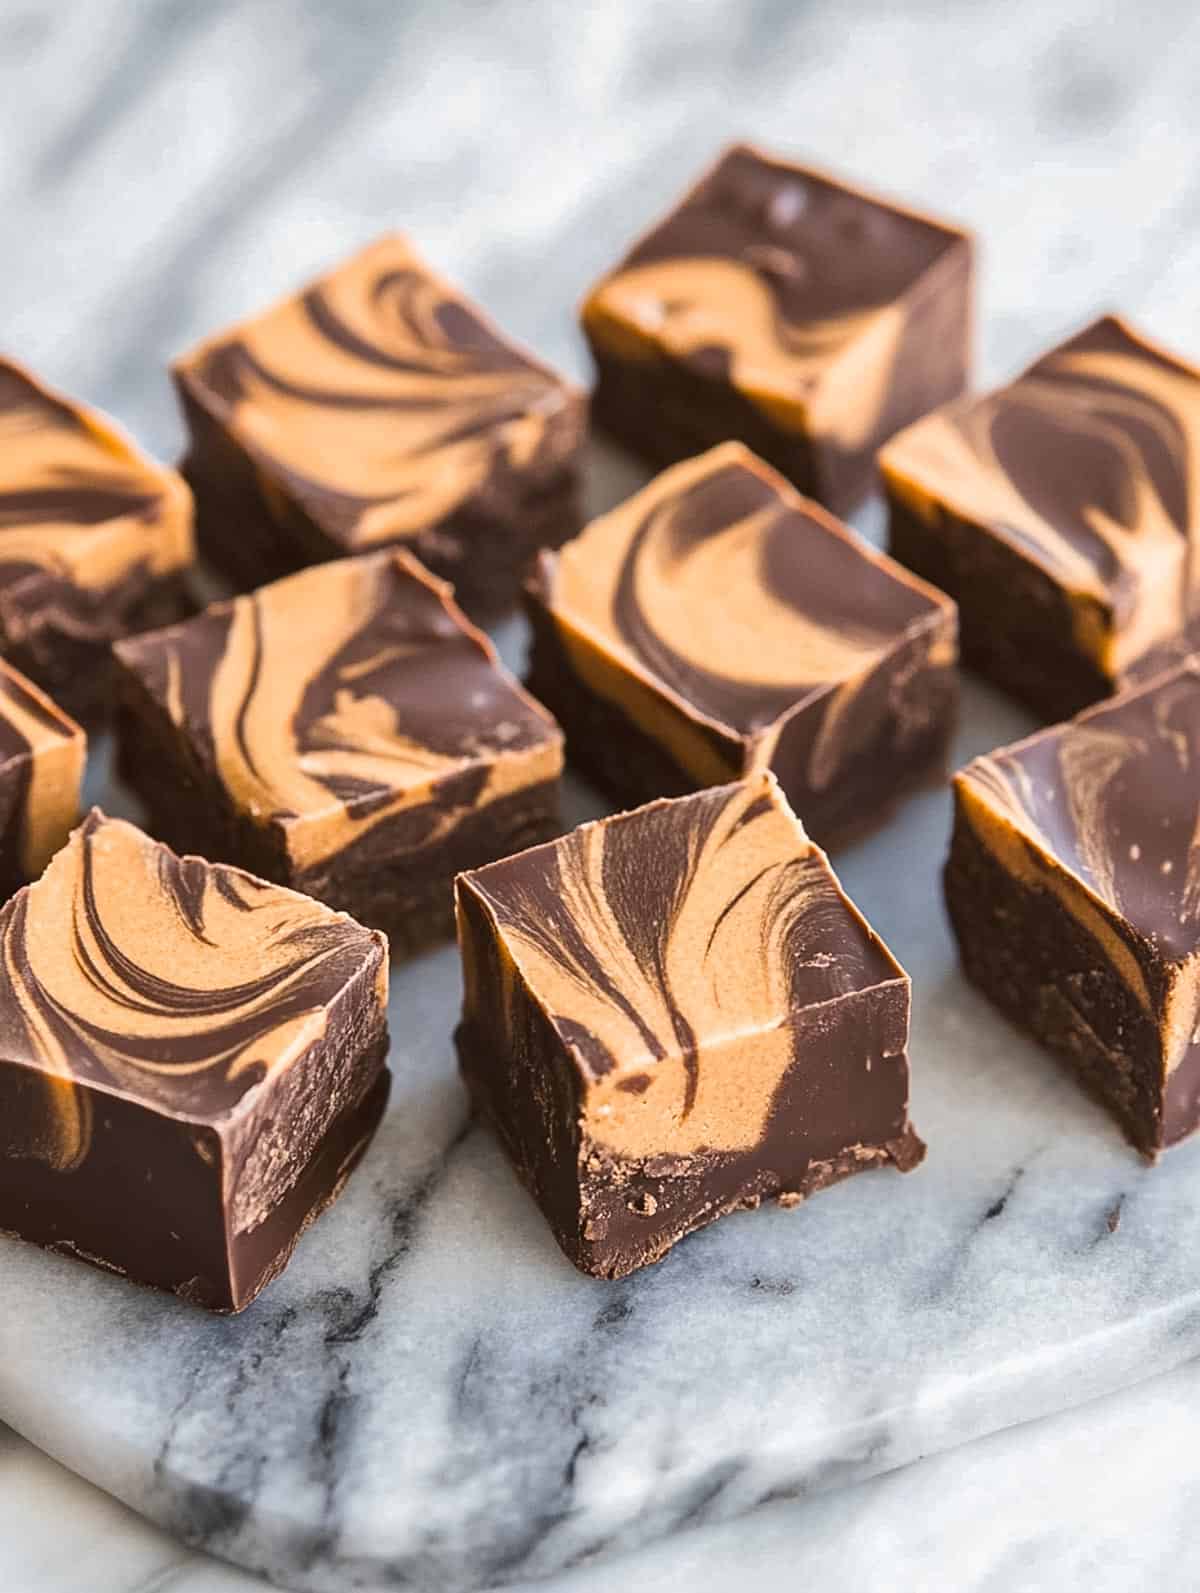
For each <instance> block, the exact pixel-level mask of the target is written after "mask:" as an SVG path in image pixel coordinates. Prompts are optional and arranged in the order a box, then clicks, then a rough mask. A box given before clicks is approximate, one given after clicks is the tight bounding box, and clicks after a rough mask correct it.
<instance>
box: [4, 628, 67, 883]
mask: <svg viewBox="0 0 1200 1593" xmlns="http://www.w3.org/2000/svg"><path fill="white" fill-rule="evenodd" d="M86 750H87V738H86V737H85V736H84V733H83V731H82V730H81V729H80V728H79V726H78V725H77V724H76V723H75V721H74V720H73V719H71V718H69V717H68V716H67V715H66V714H65V713H63V711H62V709H61V708H59V707H58V706H57V705H56V704H55V703H53V702H51V701H50V699H49V697H47V696H46V695H45V694H44V693H43V692H41V691H39V690H38V688H37V687H36V686H35V685H34V684H33V683H32V681H28V680H26V679H25V677H24V675H22V674H20V673H19V672H18V671H17V670H15V669H13V668H12V666H11V665H9V664H6V663H4V662H3V660H0V883H3V884H4V885H7V886H8V887H9V893H10V894H11V891H12V890H15V889H16V887H17V885H19V884H23V883H24V882H25V881H26V880H30V879H35V878H36V877H37V875H38V874H40V873H41V871H42V869H43V868H44V867H45V866H46V864H47V863H48V862H49V861H50V859H51V857H53V855H54V853H55V852H57V851H58V849H59V847H60V846H62V845H63V843H64V842H65V841H66V839H67V836H68V834H69V832H70V829H71V826H72V825H73V824H74V823H75V821H76V819H77V818H78V817H79V788H80V784H81V782H82V780H83V765H84V758H85V755H86Z"/></svg>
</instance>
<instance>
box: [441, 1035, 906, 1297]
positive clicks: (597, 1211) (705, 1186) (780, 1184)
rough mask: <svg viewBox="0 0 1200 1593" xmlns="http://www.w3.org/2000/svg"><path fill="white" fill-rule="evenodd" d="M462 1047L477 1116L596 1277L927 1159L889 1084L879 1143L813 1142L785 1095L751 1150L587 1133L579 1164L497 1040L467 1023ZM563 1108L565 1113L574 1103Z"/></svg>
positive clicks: (567, 1246) (572, 1253) (881, 1107)
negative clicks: (768, 1208) (519, 1086)
mask: <svg viewBox="0 0 1200 1593" xmlns="http://www.w3.org/2000/svg"><path fill="white" fill-rule="evenodd" d="M454 1041H455V1046H456V1048H457V1051H458V1058H459V1066H460V1069H461V1071H462V1075H463V1078H464V1081H465V1083H466V1086H467V1090H468V1092H469V1094H470V1097H471V1102H472V1105H473V1107H474V1108H475V1111H476V1113H477V1114H478V1115H479V1116H480V1117H481V1118H483V1119H484V1120H485V1121H486V1122H487V1123H488V1124H489V1125H490V1126H491V1128H492V1130H493V1131H494V1133H495V1134H496V1136H497V1138H498V1139H499V1141H500V1143H501V1145H502V1146H503V1147H504V1150H505V1152H506V1153H507V1155H508V1158H509V1160H510V1161H511V1163H512V1165H513V1168H514V1170H515V1171H516V1174H517V1177H518V1178H519V1179H520V1181H521V1183H522V1184H523V1185H524V1186H525V1188H526V1189H527V1190H528V1191H529V1193H530V1194H531V1195H532V1196H533V1198H534V1200H535V1201H536V1202H537V1204H538V1206H539V1207H540V1208H541V1211H542V1213H543V1215H544V1216H545V1218H546V1221H547V1222H548V1223H549V1225H550V1227H551V1230H552V1231H553V1233H554V1237H555V1238H556V1239H557V1241H558V1244H559V1246H560V1248H561V1249H562V1251H563V1253H564V1254H565V1255H566V1256H567V1258H568V1260H570V1261H571V1262H572V1263H573V1264H574V1265H575V1266H576V1267H578V1268H579V1270H580V1271H581V1272H586V1273H588V1274H590V1275H591V1276H593V1277H599V1278H622V1277H625V1276H626V1275H627V1274H629V1273H631V1272H635V1271H637V1269H638V1268H639V1267H644V1266H649V1265H651V1264H652V1263H654V1262H656V1261H661V1260H662V1258H663V1257H664V1256H665V1255H666V1254H667V1252H668V1251H669V1250H670V1249H671V1248H672V1246H674V1245H675V1244H677V1243H678V1242H679V1240H680V1239H683V1238H685V1237H686V1236H687V1235H688V1234H690V1233H694V1232H695V1231H696V1230H697V1229H699V1228H703V1227H706V1226H707V1225H708V1224H709V1223H710V1222H715V1221H716V1220H717V1218H719V1217H723V1216H726V1215H728V1214H730V1213H731V1212H735V1211H744V1210H753V1209H755V1208H756V1207H758V1206H760V1205H761V1204H762V1202H763V1201H764V1200H769V1199H774V1200H776V1201H778V1203H779V1204H780V1205H781V1206H794V1205H798V1204H799V1203H800V1202H801V1201H803V1200H805V1199H806V1198H807V1197H808V1196H809V1195H812V1194H815V1193H816V1192H817V1191H818V1190H821V1189H825V1188H827V1187H828V1186H829V1185H830V1184H834V1183H837V1182H839V1180H841V1179H843V1178H848V1177H850V1176H851V1175H852V1174H854V1173H859V1172H864V1171H866V1170H867V1169H868V1168H870V1167H877V1166H887V1165H890V1166H893V1167H896V1168H898V1169H899V1170H900V1171H901V1172H910V1171H911V1170H912V1169H913V1168H914V1167H917V1166H919V1165H920V1163H921V1162H922V1161H923V1160H924V1156H925V1145H924V1143H923V1141H922V1140H921V1139H920V1137H919V1136H918V1135H917V1133H916V1132H915V1130H914V1129H913V1127H912V1125H911V1124H910V1123H909V1122H908V1118H907V1112H906V1111H905V1109H904V1104H903V1100H902V1099H901V1100H900V1102H899V1103H898V1104H897V1102H896V1101H895V1100H894V1099H893V1097H892V1094H891V1092H890V1091H888V1090H886V1089H882V1090H881V1091H880V1099H879V1101H878V1102H876V1103H874V1104H875V1105H876V1108H877V1112H876V1115H877V1117H878V1123H877V1125H876V1126H877V1127H878V1129H879V1131H880V1138H879V1139H878V1141H876V1142H872V1143H861V1142H858V1143H854V1144H851V1145H839V1146H836V1147H835V1146H832V1145H829V1144H824V1145H817V1144H815V1143H811V1144H810V1143H807V1142H806V1141H805V1137H804V1136H802V1135H801V1134H800V1133H799V1132H798V1131H797V1130H796V1129H795V1128H794V1127H789V1124H791V1123H793V1122H794V1121H795V1118H796V1107H795V1103H794V1102H792V1101H789V1100H788V1099H787V1098H786V1097H787V1094H788V1092H787V1091H786V1090H785V1092H784V1094H785V1098H784V1099H782V1100H780V1101H779V1102H778V1103H777V1107H776V1111H775V1113H774V1114H773V1117H772V1120H771V1126H770V1127H769V1128H768V1130H767V1133H766V1134H765V1135H764V1137H763V1139H762V1141H761V1142H760V1144H759V1145H757V1146H756V1147H754V1148H753V1149H751V1150H748V1151H738V1152H735V1153H725V1152H714V1151H701V1152H698V1153H696V1154H695V1155H691V1156H654V1157H646V1158H641V1159H638V1160H636V1161H635V1160H630V1159H626V1158H622V1157H616V1156H613V1155H612V1154H611V1153H610V1152H608V1151H606V1150H604V1149H602V1148H600V1147H593V1148H591V1149H589V1148H588V1147H587V1145H586V1144H585V1143H584V1144H581V1143H580V1142H579V1140H578V1138H576V1139H575V1141H574V1144H575V1147H576V1150H577V1157H576V1160H575V1161H574V1163H573V1164H571V1165H568V1161H567V1158H566V1157H564V1156H563V1155H562V1154H561V1150H562V1147H561V1146H559V1147H551V1146H548V1145H547V1144H546V1137H545V1131H544V1124H543V1122H542V1120H541V1118H540V1116H539V1115H538V1114H539V1112H540V1110H541V1107H540V1105H538V1104H534V1103H525V1102H522V1101H519V1100H518V1099H517V1096H516V1092H515V1091H514V1090H512V1089H511V1088H510V1081H509V1080H507V1078H506V1076H505V1071H504V1069H503V1067H500V1066H498V1065H497V1059H496V1052H495V1047H496V1042H495V1038H494V1036H490V1035H484V1034H481V1033H479V1032H478V1031H477V1030H476V1029H475V1028H474V1027H473V1026H472V1025H471V1024H469V1023H464V1024H460V1025H459V1027H458V1029H457V1031H456V1032H455V1036H454ZM905 1078H906V1075H905ZM798 1088H799V1089H800V1090H803V1084H800V1085H799V1086H798ZM557 1105H558V1107H559V1108H560V1110H561V1109H563V1108H565V1107H566V1103H565V1101H564V1102H559V1103H557ZM559 1126H560V1128H561V1127H564V1126H565V1121H564V1122H560V1125H559ZM556 1152H558V1154H556ZM808 1152H816V1154H809V1153H808Z"/></svg>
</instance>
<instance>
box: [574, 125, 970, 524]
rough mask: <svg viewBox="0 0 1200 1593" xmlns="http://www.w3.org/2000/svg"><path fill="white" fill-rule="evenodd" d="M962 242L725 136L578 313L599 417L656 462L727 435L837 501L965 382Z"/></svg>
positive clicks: (966, 245)
mask: <svg viewBox="0 0 1200 1593" xmlns="http://www.w3.org/2000/svg"><path fill="white" fill-rule="evenodd" d="M971 265H972V247H971V242H970V239H969V238H968V237H967V235H966V234H965V233H963V232H961V231H959V229H958V228H956V227H952V226H947V225H945V224H944V223H941V222H935V221H930V220H927V219H926V218H925V217H923V216H918V215H916V214H914V213H913V212H912V211H909V210H904V209H902V208H900V207H899V206H896V205H892V204H888V203H884V202H882V201H880V200H877V199H874V198H871V197H869V196H868V195H867V194H865V193H862V192H860V191H858V190H857V189H854V188H848V187H845V186H844V185H843V184H841V183H838V182H835V181H833V180H832V179H831V178H829V177H827V176H823V175H822V174H820V173H819V172H815V171H812V170H810V169H808V168H807V167H804V166H797V165H793V164H791V163H790V162H788V161H783V160H778V159H775V158H773V157H772V156H770V155H767V154H764V153H763V152H762V151H761V150H757V149H751V148H748V147H747V146H745V145H740V144H739V145H735V146H734V147H733V148H731V149H729V150H727V151H726V152H725V154H724V155H722V156H721V158H720V159H719V160H718V161H717V163H716V165H715V166H714V167H713V168H712V169H711V170H710V171H709V172H708V173H707V174H706V175H705V176H704V177H702V178H701V179H700V181H699V182H698V183H697V184H696V186H695V187H694V188H693V189H692V190H691V191H690V192H689V193H688V194H687V195H686V196H685V197H684V199H683V200H682V201H681V203H680V204H679V205H678V206H677V207H676V209H675V210H673V211H672V212H671V214H670V215H668V216H667V218H666V220H665V221H662V222H661V223H660V224H659V225H658V226H656V227H653V228H652V229H651V230H650V231H649V232H648V233H646V234H645V235H644V236H643V237H641V238H640V239H639V240H638V241H637V242H636V243H635V244H634V246H633V247H632V249H631V250H630V251H629V253H628V254H627V255H626V256H625V258H624V259H623V260H622V261H621V263H620V264H619V265H618V266H617V267H616V268H615V270H613V271H611V272H609V274H608V275H607V276H605V277H604V278H603V279H602V280H601V281H600V282H599V284H598V285H597V286H596V287H595V288H593V290H592V292H591V293H590V294H589V295H588V297H587V299H586V300H585V302H584V305H583V309H582V319H583V329H584V332H585V334H586V336H587V339H588V342H589V343H590V344H591V348H592V353H593V354H594V356H595V360H596V369H597V384H596V391H595V395H594V398H593V413H594V414H595V417H596V420H597V422H598V424H600V425H601V426H603V427H604V428H605V429H606V430H607V431H608V432H609V433H611V434H612V435H613V436H615V437H616V438H617V439H618V440H619V441H621V442H623V443H624V444H626V445H627V446H628V447H630V448H631V449H633V451H634V452H635V453H638V454H641V455H642V456H644V457H645V458H647V459H648V460H649V461H650V462H651V463H652V464H655V465H664V464H672V463H673V462H674V461H675V460H677V459H684V458H687V457H688V456H689V455H691V454H695V453H699V452H700V451H701V449H704V448H707V447H709V446H710V445H711V444H713V443H718V442H722V441H724V440H725V439H726V438H737V439H739V440H740V441H742V442H745V443H748V444H749V446H750V447H751V448H753V449H754V450H755V451H756V452H757V453H759V454H761V455H762V456H763V458H764V459H768V460H770V462H771V463H772V464H773V465H775V466H776V467H777V468H778V469H780V470H782V472H783V473H784V475H785V476H787V477H788V478H789V479H790V480H791V481H793V482H794V483H795V484H796V486H798V487H799V488H800V489H801V490H802V491H804V492H807V493H809V494H811V496H812V497H814V498H819V499H820V500H821V502H822V503H825V504H827V505H828V506H829V507H830V508H832V509H837V510H840V511H846V510H848V509H851V508H853V507H854V505H855V503H856V502H857V501H858V500H859V499H860V498H861V497H862V496H863V495H864V494H865V493H866V492H867V491H868V490H869V488H870V486H871V484H872V482H873V480H874V474H875V452H876V450H877V449H878V447H879V445H880V443H882V442H883V441H884V440H885V438H887V437H890V436H891V434H892V433H893V432H894V431H898V430H899V429H900V427H901V426H906V425H907V424H908V422H909V421H911V420H915V419H916V418H917V416H918V415H923V414H925V413H926V412H927V411H928V410H930V409H933V408H934V407H935V406H936V405H938V404H941V403H943V402H945V401H946V400H947V399H950V398H954V397H955V396H956V395H957V394H959V393H961V392H962V391H963V389H964V387H965V386H966V383H967V377H968V369H969V362H970V339H971V333H970V323H971V304H972V295H971Z"/></svg>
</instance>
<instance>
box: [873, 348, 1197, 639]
mask: <svg viewBox="0 0 1200 1593" xmlns="http://www.w3.org/2000/svg"><path fill="white" fill-rule="evenodd" d="M881 464H882V467H883V469H884V473H885V475H886V477H887V478H888V480H889V482H890V483H891V485H892V487H893V490H895V491H897V492H898V493H899V494H900V495H901V496H903V497H905V498H906V499H909V500H911V501H913V502H914V504H915V505H916V507H917V508H918V510H921V509H922V507H925V509H926V511H928V506H929V505H937V504H942V505H945V506H946V507H948V508H949V509H950V510H952V511H953V512H954V513H956V514H958V515H960V516H963V517H966V518H968V519H970V520H973V521H975V522H977V523H980V524H982V525H985V526H986V527H987V528H988V529H989V531H991V532H992V533H993V535H995V536H997V537H1000V538H1003V539H1004V540H1005V541H1007V542H1009V543H1011V544H1012V545H1013V546H1014V547H1015V548H1017V549H1018V550H1019V551H1020V552H1021V553H1022V554H1023V555H1024V556H1025V557H1026V558H1028V559H1030V560H1032V561H1033V562H1034V563H1036V564H1038V565H1039V566H1041V567H1042V568H1043V569H1044V570H1046V571H1047V572H1048V573H1049V574H1050V575H1051V576H1053V577H1054V579H1055V580H1056V581H1058V582H1059V583H1060V584H1061V585H1062V586H1063V587H1065V588H1066V589H1067V590H1068V591H1069V592H1072V593H1076V594H1078V595H1079V596H1080V597H1083V598H1085V599H1088V600H1090V601H1091V602H1092V603H1094V604H1099V605H1101V606H1102V608H1104V609H1108V610H1110V611H1111V614H1112V619H1113V621H1114V622H1115V624H1116V626H1118V627H1119V628H1121V629H1122V630H1123V631H1125V632H1127V639H1126V641H1125V642H1124V643H1123V644H1122V646H1121V647H1119V648H1118V649H1116V650H1115V651H1114V652H1113V654H1112V659H1111V662H1112V663H1113V664H1114V665H1115V667H1118V668H1119V667H1122V666H1123V664H1124V663H1125V662H1127V661H1128V660H1129V659H1130V658H1132V657H1135V656H1136V655H1137V653H1138V652H1140V651H1144V650H1145V647H1146V646H1148V645H1150V644H1151V643H1153V642H1154V641H1155V640H1157V639H1158V638H1159V637H1160V636H1162V635H1166V634H1170V633H1171V632H1173V631H1175V630H1178V629H1179V628H1180V626H1181V625H1182V624H1183V623H1184V621H1185V620H1186V619H1187V617H1188V616H1189V615H1190V614H1192V613H1194V612H1195V610H1196V606H1197V598H1198V593H1200V563H1198V561H1197V559H1196V552H1195V549H1196V543H1197V540H1198V539H1200V495H1198V489H1197V482H1200V370H1197V369H1195V368H1194V367H1192V366H1189V365H1187V364H1186V363H1184V362H1183V361H1181V360H1178V359H1175V358H1174V357H1173V356H1171V355H1170V354H1168V353H1165V352H1164V351H1163V350H1161V349H1159V348H1157V347H1155V346H1154V345H1153V344H1152V343H1149V342H1148V341H1147V340H1146V339H1145V338H1143V337H1141V336H1140V335H1139V334H1138V333H1137V332H1136V331H1135V330H1134V329H1133V328H1132V327H1130V326H1129V325H1127V324H1126V323H1125V322H1123V321H1120V320H1118V319H1116V318H1115V317H1113V316H1105V317H1104V318H1102V319H1101V320H1099V321H1097V322H1095V324H1094V325H1092V326H1089V327H1087V328H1086V329H1085V330H1084V331H1082V332H1080V333H1079V334H1078V335H1077V336H1075V337H1073V338H1071V339H1069V340H1068V341H1067V342H1066V343H1063V344H1062V345H1061V346H1060V347H1059V348H1056V349H1053V350H1051V352H1050V353H1048V354H1046V355H1044V356H1043V357H1042V358H1041V359H1039V360H1038V361H1037V362H1036V363H1035V364H1034V365H1032V366H1031V367H1030V369H1029V370H1028V371H1026V372H1025V374H1024V375H1023V376H1021V377H1019V378H1018V379H1017V380H1016V381H1015V382H1013V383H1012V384H1011V385H1010V386H1008V387H1003V388H1000V389H999V390H998V391H996V392H994V393H990V394H988V395H986V396H985V397H982V398H973V399H965V400H962V401H960V402H958V403H955V404H950V405H948V406H947V407H946V408H944V409H941V410H938V411H936V412H935V413H934V414H932V415H928V416H926V417H925V418H924V419H923V420H920V421H917V423H916V424H915V425H913V426H911V427H909V428H908V430H907V431H904V432H901V434H900V435H899V436H898V437H896V438H894V439H893V440H892V442H891V443H889V444H888V446H887V447H886V448H885V449H884V451H883V453H882V455H881ZM1080 640H1081V643H1082V644H1083V645H1084V646H1085V647H1086V649H1087V650H1088V651H1089V652H1092V653H1095V654H1097V656H1100V653H1101V651H1102V650H1103V646H1104V643H1103V638H1102V636H1101V635H1100V634H1099V633H1097V634H1095V635H1090V636H1089V635H1088V634H1081V637H1080Z"/></svg>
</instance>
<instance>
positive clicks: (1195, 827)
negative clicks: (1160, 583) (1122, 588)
mask: <svg viewBox="0 0 1200 1593" xmlns="http://www.w3.org/2000/svg"><path fill="white" fill-rule="evenodd" d="M958 778H959V781H960V782H962V783H964V784H966V785H967V786H968V787H969V788H970V790H971V791H972V792H973V793H974V794H975V796H976V798H977V800H978V801H980V802H982V803H983V804H985V805H986V807H987V808H988V809H989V810H990V811H991V812H992V813H993V814H995V815H997V816H998V817H999V818H1000V819H1001V820H1003V821H1005V822H1007V823H1008V824H1010V825H1011V826H1012V827H1013V828H1014V829H1015V830H1016V831H1017V832H1018V834H1020V835H1021V836H1023V837H1024V838H1025V839H1027V840H1028V841H1029V842H1031V843H1032V844H1033V845H1034V846H1035V847H1036V848H1038V849H1039V850H1040V851H1042V852H1043V853H1045V854H1047V855H1049V856H1050V857H1051V858H1053V859H1055V860H1056V861H1057V862H1058V863H1059V864H1060V865H1061V866H1062V867H1063V868H1065V869H1068V870H1069V871H1070V872H1071V873H1072V874H1074V875H1075V876H1076V877H1077V878H1078V879H1079V880H1081V881H1082V882H1083V883H1084V884H1085V885H1086V886H1087V887H1088V888H1089V890H1091V891H1092V892H1093V893H1094V894H1095V895H1096V896H1097V897H1099V898H1100V900H1101V901H1103V902H1104V903H1106V904H1107V905H1108V906H1109V907H1111V908H1112V909H1113V910H1114V911H1115V912H1116V913H1118V914H1119V915H1120V916H1121V917H1122V918H1123V919H1124V920H1125V922H1126V923H1128V924H1129V925H1130V926H1131V927H1132V928H1133V929H1135V930H1137V931H1138V932H1139V933H1140V934H1142V935H1144V936H1146V937H1147V938H1149V939H1151V940H1153V941H1154V942H1155V943H1157V945H1158V946H1160V947H1161V948H1162V950H1163V952H1164V953H1165V954H1166V955H1167V956H1168V957H1174V958H1184V957H1187V956H1190V955H1193V954H1194V953H1195V952H1196V951H1197V950H1198V949H1200V664H1196V663H1189V664H1187V665H1184V666H1183V667H1182V668H1180V669H1177V670H1173V671H1172V672H1171V673H1169V674H1167V675H1164V676H1162V677H1160V678H1159V679H1158V680H1156V681H1152V682H1150V683H1149V684H1148V685H1145V686H1142V687H1139V688H1138V689H1136V690H1134V691H1131V692H1128V693H1126V694H1125V695H1124V696H1121V697H1117V698H1114V699H1112V700H1111V701H1109V702H1104V703H1101V704H1099V705H1098V706H1097V707H1095V708H1090V709H1088V710H1087V711H1086V712H1085V713H1082V714H1080V715H1079V717H1078V718H1077V719H1074V720H1072V721H1071V722H1070V723H1069V724H1065V725H1056V726H1054V727H1052V728H1051V729H1049V730H1044V731H1041V732H1040V733H1039V734H1038V735H1035V736H1032V737H1030V738H1029V739H1028V740H1027V741H1022V742H1018V743H1017V744H1016V745H1015V746H1012V747H1007V748H1002V749H1001V750H1000V751H997V752H993V753H992V754H990V756H988V757H985V758H977V759H975V761H974V762H973V763H971V764H969V765H968V766H967V768H966V769H965V770H963V772H962V773H961V774H960V775H959V777H958Z"/></svg>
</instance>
